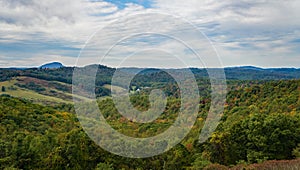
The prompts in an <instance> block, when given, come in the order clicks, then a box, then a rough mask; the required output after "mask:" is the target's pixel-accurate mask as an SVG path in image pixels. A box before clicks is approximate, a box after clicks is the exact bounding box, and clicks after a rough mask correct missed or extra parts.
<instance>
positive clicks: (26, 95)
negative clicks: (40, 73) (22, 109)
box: [0, 77, 90, 104]
mask: <svg viewBox="0 0 300 170" xmlns="http://www.w3.org/2000/svg"><path fill="white" fill-rule="evenodd" d="M24 80H26V81H31V82H35V83H36V84H39V85H41V86H42V87H44V88H45V89H46V91H45V92H43V94H41V93H39V92H36V91H34V90H30V89H27V88H22V87H19V86H17V85H16V83H19V84H21V83H23V81H24ZM56 83H60V84H62V85H65V86H69V87H70V88H71V85H69V84H65V83H62V82H56ZM48 84H49V82H47V81H45V80H40V79H36V78H28V77H16V78H14V79H12V80H9V81H4V82H0V88H1V90H0V95H1V94H7V95H10V96H13V97H18V98H23V99H27V100H30V101H32V102H34V103H40V104H50V103H73V100H72V98H73V97H76V98H77V99H80V100H85V101H86V100H90V99H87V98H85V97H82V96H78V95H73V94H72V93H70V92H65V91H60V90H58V89H55V88H53V87H51V86H48ZM2 87H4V88H5V90H4V91H2ZM50 91H51V92H52V93H54V94H55V95H50V93H49V92H50ZM48 94H49V95H48Z"/></svg>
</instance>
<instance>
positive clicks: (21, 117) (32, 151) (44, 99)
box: [0, 65, 300, 170]
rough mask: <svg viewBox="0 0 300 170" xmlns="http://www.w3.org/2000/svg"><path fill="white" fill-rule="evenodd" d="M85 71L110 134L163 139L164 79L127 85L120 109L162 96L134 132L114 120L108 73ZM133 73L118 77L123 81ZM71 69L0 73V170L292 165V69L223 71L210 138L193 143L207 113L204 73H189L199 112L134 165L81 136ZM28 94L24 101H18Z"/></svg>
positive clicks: (299, 139)
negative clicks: (174, 137) (180, 135)
mask: <svg viewBox="0 0 300 170" xmlns="http://www.w3.org/2000/svg"><path fill="white" fill-rule="evenodd" d="M94 67H98V74H97V78H96V87H95V94H96V96H97V97H98V99H97V103H98V107H99V109H100V110H101V112H102V113H103V116H104V117H105V119H106V121H107V122H108V123H109V124H110V125H111V126H112V127H113V128H114V129H116V130H117V131H119V132H121V133H123V134H125V135H128V136H132V137H148V136H155V135H157V134H160V133H162V132H164V131H165V130H167V129H168V128H169V127H170V126H171V125H172V124H173V123H174V120H175V119H176V117H177V115H178V113H179V112H180V90H179V89H178V85H177V83H176V82H175V80H174V79H172V77H170V76H169V75H168V74H166V73H165V72H164V71H160V70H157V69H149V70H146V71H143V72H141V73H140V74H138V75H137V76H135V78H134V79H133V80H132V82H131V85H130V88H131V90H132V93H131V95H130V101H131V102H132V104H133V105H134V106H135V107H136V108H137V109H138V110H141V111H145V110H147V109H148V108H149V105H150V103H149V93H150V91H151V90H152V89H161V90H163V91H164V92H165V94H166V96H167V106H166V109H165V111H164V112H163V114H162V115H160V116H159V117H158V118H157V119H156V120H155V121H153V122H151V123H145V124H143V123H135V122H132V121H129V120H127V119H126V118H124V117H122V115H121V114H119V113H118V110H117V109H116V107H115V105H114V103H113V100H112V98H111V97H110V89H109V88H107V86H108V85H110V82H111V78H112V75H113V74H114V72H115V69H114V68H109V67H106V66H101V65H100V66H98V65H91V66H88V67H84V68H82V69H92V68H94ZM135 69H136V68H127V69H124V70H122V71H123V72H124V74H132V72H133V71H134V70H135ZM73 70H74V68H73V67H63V68H59V69H38V68H33V69H22V70H21V69H1V70H0V75H1V76H0V86H1V92H0V134H1V135H0V169H7V170H8V169H92V170H101V169H105V170H106V169H107V170H113V169H137V170H142V169H145V170H146V169H172V170H173V169H191V170H192V169H195V170H197V169H276V168H277V169H292V168H299V167H300V160H299V159H298V158H300V80H299V78H300V71H299V70H298V69H259V68H254V67H238V68H225V73H226V77H227V91H228V92H227V97H226V103H225V106H224V107H225V110H224V113H223V116H222V118H221V122H220V124H219V125H218V127H217V129H216V130H215V132H214V133H213V134H212V135H211V136H210V137H209V139H207V140H206V141H205V142H203V143H200V142H199V140H198V139H199V134H200V132H201V129H202V128H203V125H204V122H205V120H206V118H207V113H208V110H209V108H210V105H211V96H210V92H211V90H210V81H209V79H208V77H207V73H206V71H205V70H202V69H195V68H192V69H191V70H192V72H193V73H194V74H195V77H196V80H197V83H198V88H199V92H200V99H199V113H198V115H197V121H196V123H195V124H194V126H193V128H192V130H191V131H190V132H189V134H188V135H187V136H186V137H185V138H184V140H182V141H181V142H180V143H179V144H177V145H176V146H175V147H174V148H172V149H170V150H169V151H167V152H165V153H163V154H161V155H157V156H154V157H150V158H135V159H134V158H126V157H121V156H118V155H114V154H112V153H110V152H108V151H105V150H104V149H102V148H101V147H100V146H98V145H97V144H96V143H95V142H94V141H93V140H91V139H90V138H89V136H88V135H87V134H86V133H85V131H84V130H83V128H82V126H81V124H80V122H79V120H78V117H77V115H76V112H75V109H74V104H73V103H72V96H71V85H72V73H73ZM109 87H110V86H109ZM119 88H122V87H119ZM136 89H141V91H139V92H137V91H136ZM22 93H24V95H22ZM28 94H30V95H31V96H33V97H27V96H28ZM38 97H40V98H38ZM73 97H77V98H78V99H81V98H80V96H73Z"/></svg>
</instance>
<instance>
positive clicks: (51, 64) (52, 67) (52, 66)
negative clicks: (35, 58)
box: [40, 62, 64, 69]
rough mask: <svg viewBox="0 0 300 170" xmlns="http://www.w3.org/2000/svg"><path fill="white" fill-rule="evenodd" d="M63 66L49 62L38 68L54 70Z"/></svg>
mask: <svg viewBox="0 0 300 170" xmlns="http://www.w3.org/2000/svg"><path fill="white" fill-rule="evenodd" d="M62 67H64V65H63V64H62V63H60V62H51V63H46V64H43V65H42V66H40V68H41V69H56V68H62Z"/></svg>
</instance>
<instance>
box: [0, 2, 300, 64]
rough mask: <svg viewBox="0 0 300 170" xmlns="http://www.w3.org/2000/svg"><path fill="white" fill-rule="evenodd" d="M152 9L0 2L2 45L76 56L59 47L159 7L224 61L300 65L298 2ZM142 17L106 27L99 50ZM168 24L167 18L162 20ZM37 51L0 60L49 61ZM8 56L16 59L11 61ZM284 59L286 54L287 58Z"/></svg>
mask: <svg viewBox="0 0 300 170" xmlns="http://www.w3.org/2000/svg"><path fill="white" fill-rule="evenodd" d="M152 7H153V8H152V9H149V8H148V9H147V8H144V7H143V6H140V5H137V4H133V3H128V4H126V7H125V8H124V9H118V7H117V6H116V5H114V4H112V3H109V2H106V1H102V0H99V1H96V2H91V1H88V0H51V1H39V0H27V1H22V0H14V1H11V0H0V28H1V29H0V45H1V44H3V45H9V44H13V43H31V42H36V43H44V42H47V43H50V44H54V45H55V42H58V43H57V44H58V45H57V46H58V47H57V49H49V50H46V49H45V50H44V54H42V53H41V52H40V51H39V52H36V53H38V54H39V55H43V56H56V58H57V56H65V58H67V57H74V54H73V53H74V51H73V52H72V54H66V53H67V52H66V51H63V49H61V47H59V45H61V44H64V46H65V47H72V48H78V49H80V48H81V47H83V45H84V42H85V41H86V40H87V39H88V38H89V36H90V35H91V34H92V33H94V32H95V31H96V30H99V28H102V27H105V26H106V25H108V24H110V23H112V22H113V21H117V20H118V19H120V18H122V17H124V16H127V15H133V14H137V13H140V12H146V11H154V12H155V11H156V12H165V13H171V14H173V15H175V16H180V17H182V18H185V19H187V20H189V21H191V22H192V23H193V24H195V25H196V26H197V27H198V28H200V30H201V31H203V32H204V33H206V34H207V35H208V37H209V38H210V39H211V40H212V41H213V42H214V44H215V45H217V46H218V47H217V48H218V49H219V53H220V54H221V56H222V60H223V63H224V64H225V65H259V66H272V65H273V66H279V65H280V64H281V63H285V64H284V65H286V66H293V65H294V66H295V64H296V63H297V62H298V58H299V50H298V49H299V43H300V42H296V43H291V42H292V41H293V40H294V39H299V37H300V32H299V31H297V30H299V28H300V17H299V16H300V10H299V9H300V1H298V0H287V1H273V0H254V1H253V0H241V1H215V0H201V1H199V0H189V1H186V0H153V3H152ZM137 20H138V19H137ZM143 20H144V23H143V22H137V23H136V25H134V23H131V25H126V23H123V25H122V24H120V25H117V26H116V27H114V28H112V29H110V30H105V29H104V30H102V32H101V34H104V35H105V38H106V42H101V43H102V45H103V44H104V45H103V46H101V47H97V48H98V50H107V48H109V47H107V46H105V43H106V44H110V43H112V42H114V41H116V39H117V38H119V37H122V36H126V30H128V29H130V28H132V29H137V30H139V31H143V29H144V28H145V27H149V26H147V20H151V18H146V19H145V18H140V21H143ZM164 22H165V21H164V20H163V18H162V20H161V23H164ZM141 23H142V24H141ZM150 27H151V28H153V30H155V29H157V28H159V29H160V30H163V32H164V33H166V34H174V33H176V32H177V31H180V30H184V29H185V28H184V27H183V26H179V25H177V26H174V25H172V24H171V25H169V26H168V25H166V24H158V25H151V26H150ZM185 39H186V40H189V41H190V42H194V41H195V36H194V35H185ZM47 43H46V44H47ZM124 45H125V46H124V47H126V50H127V51H134V50H135V49H136V48H137V49H142V48H143V47H144V45H145V44H143V43H137V44H136V47H135V48H131V47H130V46H128V45H127V46H126V43H125V44H124ZM153 47H155V48H162V49H171V50H173V51H174V52H175V53H178V54H182V55H185V53H184V50H185V49H184V48H181V47H179V46H178V44H177V45H176V43H174V42H170V41H161V42H156V44H154V45H153ZM33 48H34V46H33ZM121 49H124V48H122V47H120V50H119V51H116V53H118V55H122V54H123V53H124V52H123V53H122V51H121ZM0 50H1V49H0ZM36 53H35V51H33V52H32V53H28V54H26V55H21V54H22V52H21V51H19V52H15V51H13V50H11V51H2V52H1V56H3V55H5V56H6V57H5V58H3V57H0V61H1V63H8V66H10V65H16V64H15V63H18V64H20V62H17V60H18V61H20V60H22V62H23V64H22V65H26V64H29V65H30V64H31V63H32V62H33V60H34V59H32V58H34V57H36V60H34V62H37V63H38V62H40V63H41V62H42V61H43V62H44V59H38V58H39V57H38V56H39V55H37V54H36ZM8 57H13V58H12V59H11V60H8V59H7V58H8ZM148 57H151V55H150V54H149V56H148ZM283 57H285V58H286V59H284V61H283ZM274 58H275V59H276V60H274ZM87 61H89V62H92V61H93V60H92V59H88V60H87ZM270 61H272V62H270ZM64 62H67V61H65V60H64ZM287 62H290V64H288V63H287ZM68 63H70V62H68ZM70 64H71V63H70ZM2 65H3V64H2Z"/></svg>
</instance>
